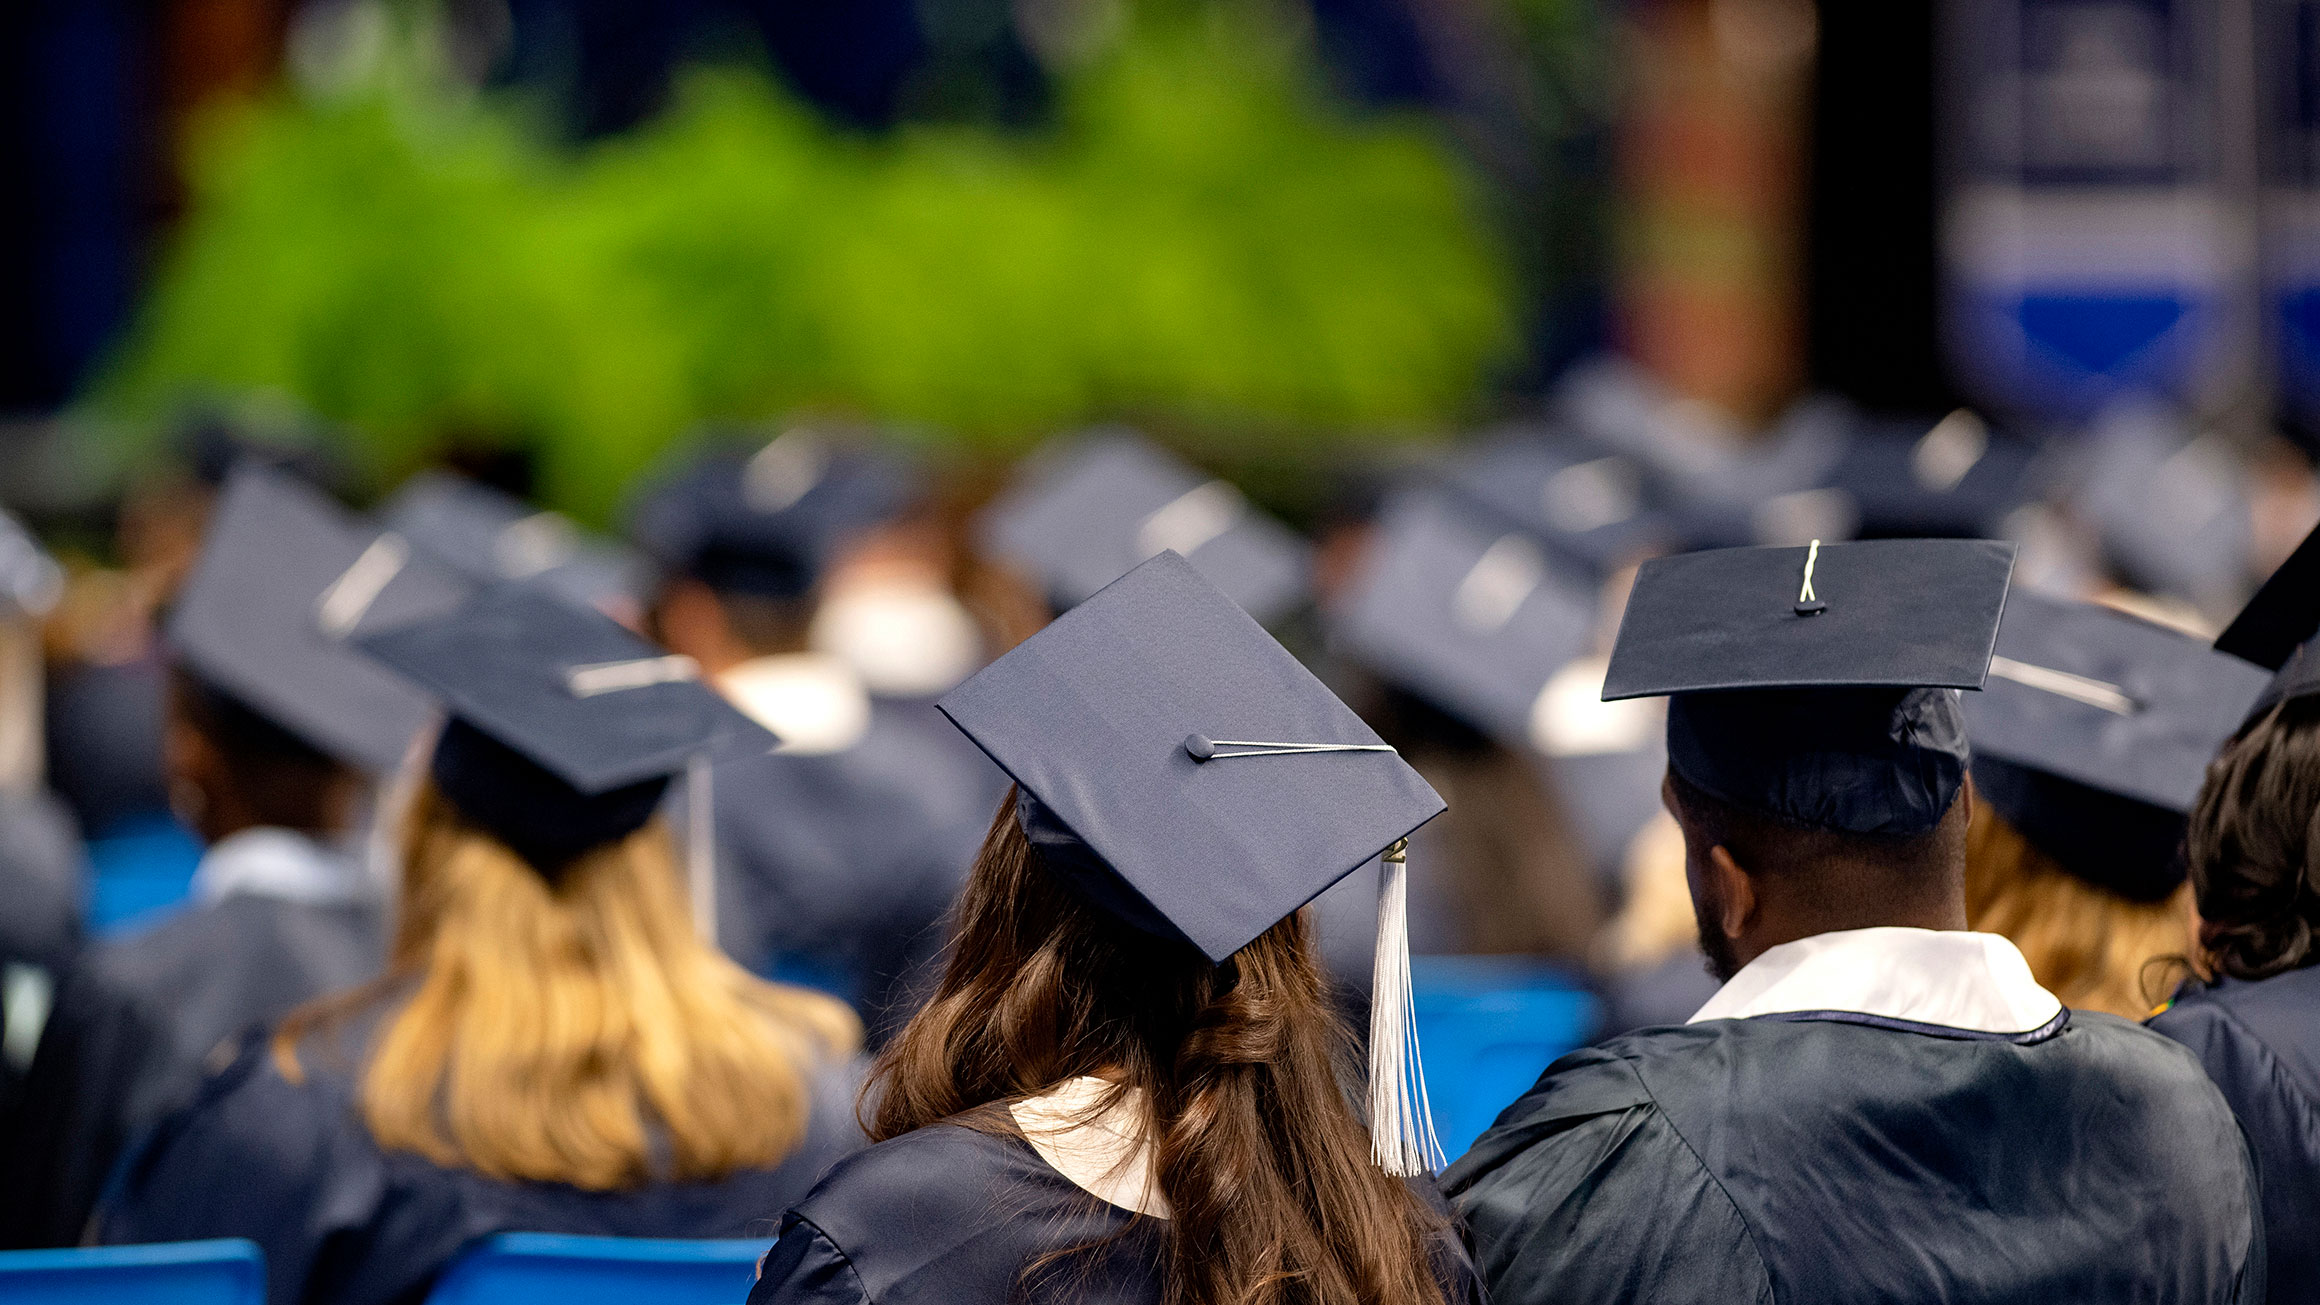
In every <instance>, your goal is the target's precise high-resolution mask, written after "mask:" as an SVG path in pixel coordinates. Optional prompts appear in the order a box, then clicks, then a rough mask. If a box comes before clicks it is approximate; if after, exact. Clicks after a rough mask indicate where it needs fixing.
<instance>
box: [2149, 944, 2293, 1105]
mask: <svg viewBox="0 0 2320 1305" xmlns="http://www.w3.org/2000/svg"><path fill="white" fill-rule="evenodd" d="M2150 1027H2151V1028H2152V1029H2153V1030H2154V1031H2156V1032H2159V1033H2162V1034H2165V1035H2166V1036H2167V1037H2169V1038H2172V1039H2174V1040H2175V1041H2177V1042H2180V1043H2182V1044H2183V1045H2184V1046H2186V1047H2188V1048H2190V1049H2191V1051H2192V1052H2193V1054H2195V1055H2197V1056H2198V1057H2199V1059H2200V1060H2201V1062H2203V1063H2204V1064H2205V1065H2206V1066H2207V1069H2208V1072H2209V1073H2210V1074H2212V1075H2218V1076H2219V1077H2220V1073H2219V1071H2222V1070H2225V1069H2226V1068H2227V1067H2228V1066H2229V1065H2231V1064H2233V1063H2235V1062H2238V1061H2242V1060H2246V1059H2247V1058H2248V1057H2249V1055H2250V1054H2251V1053H2253V1054H2256V1055H2257V1056H2259V1057H2260V1058H2261V1059H2262V1060H2264V1061H2266V1062H2268V1063H2270V1064H2272V1065H2276V1066H2277V1067H2278V1069H2279V1070H2281V1071H2283V1072H2285V1073H2287V1074H2288V1075H2290V1076H2291V1077H2293V1078H2294V1079H2296V1080H2297V1081H2298V1082H2299V1083H2300V1084H2301V1085H2302V1086H2303V1087H2304V1088H2305V1090H2306V1091H2308V1092H2310V1093H2312V1094H2313V1095H2314V1096H2315V1097H2316V1098H2320V966H2308V967H2306V968H2303V969H2298V970H2290V971H2288V972H2287V973H2285V974H2277V975H2273V976H2272V977H2271V978H2268V979H2257V980H2252V981H2248V980H2239V979H2219V980H2217V981H2215V982H2213V983H2197V982H2194V983H2190V984H2186V985H2185V986H2184V988H2183V990H2182V991H2181V992H2179V993H2177V994H2176V997H2175V1000H2173V1001H2172V1002H2170V1003H2168V1005H2167V1006H2166V1007H2165V1008H2164V1009H2162V1010H2161V1011H2159V1012H2158V1013H2157V1014H2155V1015H2153V1016H2152V1017H2151V1020H2150Z"/></svg>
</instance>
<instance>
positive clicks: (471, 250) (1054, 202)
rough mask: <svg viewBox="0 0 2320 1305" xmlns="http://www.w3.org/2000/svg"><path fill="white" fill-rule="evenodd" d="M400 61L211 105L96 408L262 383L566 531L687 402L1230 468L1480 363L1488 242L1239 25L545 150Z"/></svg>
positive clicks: (695, 118) (415, 62)
mask: <svg viewBox="0 0 2320 1305" xmlns="http://www.w3.org/2000/svg"><path fill="white" fill-rule="evenodd" d="M425 67H426V65H425V61H424V60H423V59H418V58H414V57H411V56H410V55H409V54H408V53H407V52H406V53H405V54H404V55H402V56H399V57H386V58H383V59H382V60H380V61H379V62H378V66H376V67H374V68H372V69H371V70H370V71H369V72H368V73H367V74H366V75H365V76H363V77H362V78H361V79H360V81H359V83H358V84H357V85H355V86H354V87H352V88H345V89H341V90H339V91H338V92H337V93H334V94H330V95H317V94H309V95H307V96H303V97H301V96H297V95H293V94H291V93H289V92H287V91H285V92H283V93H281V94H279V95H278V96H276V97H274V98H272V99H270V100H268V101H266V102H264V103H261V104H258V105H254V106H248V107H245V108H243V109H240V110H238V111H236V112H234V113H232V114H231V115H230V116H227V117H224V118H221V119H219V120H217V121H215V122H213V123H212V124H210V126H209V128H208V130H207V131H205V132H204V133H203V134H202V136H201V137H200V139H199V141H198V144H197V148H196V151H195V153H194V154H193V156H192V158H191V161H190V173H191V178H192V192H193V193H192V203H191V206H190V212H189V215H188V217H187V220H186V222H185V224H184V226H183V227H182V229H181V230H180V232H179V233H178V235H177V238H176V240H175V241H174V243H173V246H172V247H171V249H170V250H169V252H168V254H167V256H166V258H165V260H164V263H163V265H162V267H161V269H160V271H159V275H158V277H157V279H156V282H155V284H154V286H153V289H152V291H151V293H150V295H149V297H148V299H147V301H146V302H145V304H144V305H143V308H142V311H141V315H140V317H139V319H138V321H137V323H136V326H135V327H134V329H133V331H132V332H131V334H130V336H129V338H128V340H127V341H126V343H125V345H124V347H123V348H122V349H121V350H120V352H119V353H118V354H117V355H116V357H115V358H114V359H113V361H112V363H111V365H110V366H109V367H108V369H107V370H106V371H105V373H104V374H103V375H102V376H101V378H100V380H99V382H98V384H97V386H96V388H95V390H94V392H93V393H92V395H91V396H90V401H89V404H88V405H87V409H88V411H90V412H91V413H93V414H95V415H98V416H100V417H104V418H108V419H110V420H109V421H107V422H105V423H103V424H102V428H104V429H110V430H114V431H133V430H138V429H149V428H150V423H151V422H152V421H153V420H154V419H156V418H158V417H160V416H162V415H164V414H165V413H167V412H168V411H170V410H171V409H172V408H173V407H174V406H175V405H178V404H180V403H183V402H185V401H187V400H188V399H189V398H194V397H198V396H216V395H233V394H237V393H247V392H265V393H273V394H279V395H287V396H289V397H291V398H292V399H294V400H296V401H297V402H299V403H301V404H303V405H305V406H306V407H308V408H310V409H311V410H312V411H313V412H315V413H316V414H318V415H319V416H321V417H323V418H326V419H328V420H330V421H333V422H337V423H343V425H344V427H345V428H346V430H347V431H348V432H349V433H350V438H351V439H353V440H354V441H355V442H356V447H355V449H354V452H355V453H356V460H357V461H358V463H360V464H361V465H362V467H363V468H364V469H366V470H367V471H369V472H370V473H371V474H372V475H374V476H379V477H385V476H390V475H394V474H398V473H399V472H401V471H402V470H405V469H408V468H409V467H410V466H412V465H414V464H415V463H417V462H418V461H420V460H422V459H424V458H425V457H426V456H428V455H429V454H430V453H431V452H433V451H434V450H436V449H438V448H440V447H441V446H442V445H443V444H444V443H445V442H447V441H451V440H467V441H476V440H481V441H485V442H492V441H499V442H506V443H512V444H515V445H518V446H521V447H525V448H528V449H529V450H531V451H532V452H533V454H534V455H535V461H536V465H537V466H538V468H539V471H540V475H541V485H540V488H541V491H542V495H543V497H544V498H545V499H547V500H548V501H550V502H553V503H555V504H557V505H559V506H563V507H565V508H568V509H570V510H573V511H576V512H578V513H580V514H582V515H584V516H587V517H592V518H596V519H602V518H603V517H604V516H605V515H606V514H607V512H608V511H609V510H610V508H611V506H612V504H613V503H614V501H615V499H616V496H617V495H618V493H619V492H620V489H621V487H622V486H623V485H624V484H625V482H626V481H627V479H628V478H629V476H631V475H632V474H633V473H634V472H635V471H636V470H638V469H639V468H640V467H642V466H643V465H644V464H646V463H647V462H648V461H650V459H652V457H653V456H654V455H655V454H656V453H657V452H658V451H659V450H660V449H661V448H662V447H663V446H664V445H666V444H667V443H668V442H669V441H671V440H672V439H674V438H676V437H678V436H680V435H682V434H683V433H685V432H686V431H687V430H688V429H690V428H693V427H695V426H697V425H699V424H701V423H704V422H740V421H750V420H757V419H764V418H768V417H772V416H776V415H779V414H782V413H785V412H791V411H796V410H800V409H812V410H820V411H826V412H836V413H843V414H847V415H851V416H857V417H863V418H868V419H873V420H879V421H890V422H901V423H912V424H916V425H920V426H922V427H926V428H931V429H936V430H941V431H944V432H948V435H947V438H951V439H955V440H956V441H958V442H959V443H960V444H961V445H963V446H965V448H966V449H967V450H968V451H969V452H970V453H972V454H976V455H989V456H1003V455H1007V454H1011V453H1013V452H1015V451H1017V450H1019V449H1021V448H1022V447H1024V446H1025V445H1026V444H1028V443H1029V442H1032V441H1034V440H1036V439H1038V438H1039V437H1041V436H1043V435H1045V434H1047V433H1049V432H1052V431H1054V430H1056V429H1059V428H1062V427H1066V426H1069V425H1073V424H1077V423H1082V422H1086V421H1091V420H1096V419H1100V418H1108V417H1128V418H1132V419H1141V420H1146V421H1149V422H1152V423H1155V424H1157V425H1159V426H1161V427H1164V428H1167V429H1170V430H1172V431H1175V432H1177V433H1179V434H1189V435H1190V436H1191V437H1192V438H1195V439H1198V440H1202V441H1205V442H1206V443H1208V444H1210V445H1211V446H1212V447H1213V448H1215V449H1216V450H1219V451H1221V452H1222V453H1223V454H1224V456H1226V458H1227V459H1228V460H1229V457H1230V450H1231V448H1232V446H1233V444H1234V443H1235V442H1236V441H1243V442H1246V441H1254V440H1263V441H1270V442H1276V445H1275V447H1276V449H1277V442H1279V441H1308V442H1311V443H1312V444H1314V445H1316V446H1319V445H1321V444H1324V443H1325V442H1327V441H1332V440H1343V439H1348V438H1383V437H1391V436H1393V435H1396V434H1402V433H1408V432H1410V431H1413V430H1423V429H1428V428H1433V427H1437V426H1439V425H1441V424H1443V423H1447V422H1451V421H1454V420H1456V419H1458V418H1459V417H1460V416H1461V415H1462V414H1464V413H1467V412H1468V411H1469V410H1470V409H1472V408H1473V407H1474V406H1475V405H1476V404H1477V403H1479V402H1481V401H1483V399H1484V398H1485V395H1486V391H1487V387H1488V384H1489V381H1490V379H1491V376H1492V373H1493V369H1494V368H1495V367H1497V366H1498V365H1500V364H1501V363H1502V362H1504V361H1505V360H1506V359H1507V357H1508V356H1509V353H1510V351H1511V350H1512V348H1513V347H1514V345H1515V339H1514V337H1515V325H1514V315H1515V310H1514V307H1513V302H1514V299H1515V290H1514V285H1513V274H1512V272H1511V271H1510V269H1509V259H1508V256H1507V254H1506V253H1505V251H1504V250H1503V248H1502V247H1501V246H1500V244H1499V242H1498V241H1497V239H1496V238H1495V237H1494V235H1493V233H1492V232H1491V230H1490V229H1489V228H1488V226H1487V225H1486V220H1485V219H1484V218H1483V217H1482V216H1481V215H1482V213H1483V212H1484V207H1483V205H1482V204H1481V203H1480V202H1479V197H1478V196H1476V195H1474V194H1472V193H1470V192H1471V188H1472V185H1473V183H1472V181H1471V180H1470V178H1469V177H1468V176H1467V175H1466V174H1465V173H1464V172H1463V170H1462V169H1461V167H1460V166H1459V164H1458V162H1457V161H1456V160H1455V159H1454V157H1453V156H1452V154H1451V153H1450V152H1449V151H1448V149H1447V148H1446V147H1445V146H1444V145H1443V144H1442V142H1441V141H1440V140H1439V139H1438V137H1437V135H1436V133H1435V132H1434V131H1433V129H1432V128H1431V127H1430V126H1429V125H1428V124H1426V123H1424V122H1423V121H1420V120H1416V119H1410V118H1370V119H1366V120H1359V121H1356V120H1352V119H1350V118H1348V117H1347V116H1346V114H1345V113H1344V112H1343V111H1342V110H1340V109H1339V108H1337V107H1336V106H1335V105H1333V104H1331V103H1330V102H1329V101H1328V100H1327V99H1326V97H1325V96H1324V95H1323V94H1322V93H1321V92H1319V91H1318V90H1317V89H1316V87H1317V84H1318V83H1317V78H1316V74H1315V71H1314V68H1313V66H1312V60H1311V56H1310V54H1309V52H1308V50H1307V49H1306V47H1305V45H1304V44H1303V43H1302V41H1301V40H1299V39H1297V38H1296V37H1294V36H1293V35H1291V34H1289V29H1287V28H1284V27H1282V26H1281V25H1279V24H1277V23H1274V22H1269V21H1267V20H1266V19H1265V18H1264V17H1263V15H1262V13H1261V12H1260V11H1255V10H1252V9H1250V8H1248V7H1246V6H1227V5H1215V6H1199V7H1191V8H1172V9H1169V10H1167V11H1166V12H1165V14H1164V15H1160V16H1155V15H1154V14H1151V13H1146V14H1145V15H1144V16H1143V17H1142V18H1141V19H1140V20H1138V21H1135V22H1132V23H1131V24H1130V25H1129V27H1128V29H1127V32H1126V33H1125V35H1124V36H1122V37H1121V38H1119V39H1117V40H1116V41H1115V42H1114V43H1113V44H1112V45H1111V47H1110V48H1109V49H1108V50H1106V51H1105V52H1103V53H1102V54H1100V55H1098V56H1096V57H1094V58H1092V59H1091V60H1090V61H1088V62H1087V63H1086V64H1085V65H1084V66H1082V67H1080V68H1078V69H1076V70H1074V71H1069V72H1066V73H1065V74H1064V76H1063V78H1062V80H1061V82H1060V84H1059V86H1058V95H1057V101H1056V112H1055V115H1054V120H1053V121H1052V122H1051V123H1049V124H1048V125H1046V126H1045V127H1043V128H1041V129H1040V130H1038V131H1036V132H1031V133H1019V134H1012V135H1002V134H996V133H992V132H989V131H984V130H978V129H975V128H972V127H967V126H956V125H945V126H915V127H909V126H906V127H903V128H900V129H897V130H895V131H893V132H891V133H888V134H885V135H880V136H875V137H871V136H862V135H858V134H851V133H847V132H842V131H839V130H836V129H834V128H832V127H830V126H829V125H826V124H825V123H823V122H822V121H821V120H819V119H818V118H817V117H816V116H815V115H814V114H812V113H811V112H810V111H809V110H807V109H805V108H803V107H801V106H800V105H798V104H797V103H795V102H794V101H792V100H791V99H790V98H789V97H787V96H786V95H785V94H784V93H783V92H782V91H781V90H780V89H779V88H778V87H777V86H775V85H774V84H773V83H772V82H771V81H770V80H769V79H767V78H766V77H764V76H762V75H759V74H757V73H754V72H749V71H743V70H732V69H725V70H705V71H701V72H698V73H696V74H694V75H692V76H691V77H690V78H689V79H688V81H687V82H686V84H685V85H684V87H683V88H682V91H681V93H680V95H679V96H678V99H677V102H676V103H675V105H674V106H673V107H672V108H671V109H670V110H669V111H668V112H667V113H666V114H664V115H663V116H661V117H660V118H659V119H657V120H655V121H653V122H652V123H649V124H648V125H646V126H644V127H642V128H640V129H638V130H636V131H633V132H631V133H629V134H627V135H625V136H622V137H618V138H614V139H611V140H608V141H604V142H600V143H597V144H594V145H590V146H587V147H584V148H582V149H580V150H577V151H574V150H571V149H567V148H565V147H562V146H559V145H557V144H554V143H553V142H554V139H555V137H554V134H553V132H552V131H550V130H548V129H547V125H546V124H545V123H542V122H539V121H535V120H534V119H532V118H531V117H529V116H528V115H527V113H526V112H525V110H524V109H523V107H522V106H521V105H519V104H516V103H512V102H508V101H505V100H500V99H494V98H492V97H489V96H484V97H477V96H474V95H472V94H470V93H466V92H463V91H461V90H460V89H459V88H457V87H456V86H454V85H453V84H452V83H450V82H449V81H448V80H447V79H443V78H439V77H435V76H432V75H430V74H428V73H427V72H426V70H425Z"/></svg>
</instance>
